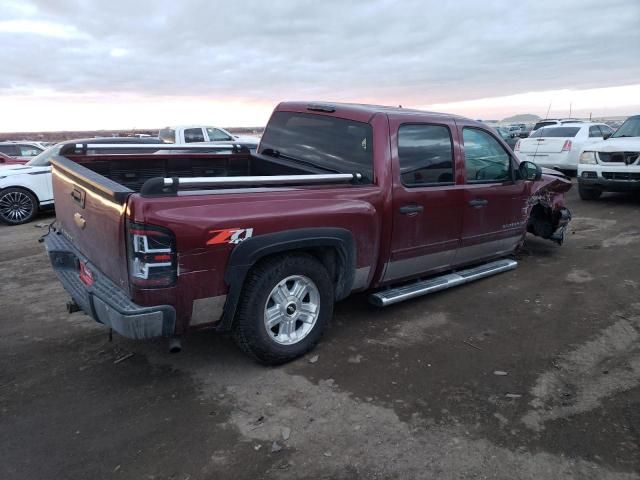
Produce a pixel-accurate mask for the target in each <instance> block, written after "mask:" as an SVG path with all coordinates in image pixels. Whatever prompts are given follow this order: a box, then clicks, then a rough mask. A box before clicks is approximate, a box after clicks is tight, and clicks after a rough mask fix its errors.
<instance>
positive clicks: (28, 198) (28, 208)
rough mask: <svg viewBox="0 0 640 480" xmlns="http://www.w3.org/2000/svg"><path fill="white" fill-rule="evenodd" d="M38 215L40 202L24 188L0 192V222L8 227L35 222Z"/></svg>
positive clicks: (7, 189) (13, 188)
mask: <svg viewBox="0 0 640 480" xmlns="http://www.w3.org/2000/svg"><path fill="white" fill-rule="evenodd" d="M37 213H38V200H37V199H36V197H35V196H34V195H33V194H32V193H31V192H29V191H27V190H23V189H22V188H15V187H11V188H5V189H4V190H2V191H0V221H2V222H4V223H6V224H7V225H20V224H22V223H27V222H30V221H31V220H33V217H35V216H36V214H37Z"/></svg>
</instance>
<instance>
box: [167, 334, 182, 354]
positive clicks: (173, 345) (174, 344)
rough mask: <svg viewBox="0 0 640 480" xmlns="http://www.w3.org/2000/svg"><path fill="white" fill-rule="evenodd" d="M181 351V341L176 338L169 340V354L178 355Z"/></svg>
mask: <svg viewBox="0 0 640 480" xmlns="http://www.w3.org/2000/svg"><path fill="white" fill-rule="evenodd" d="M181 351H182V341H181V340H180V338H178V337H172V338H170V339H169V353H180V352H181Z"/></svg>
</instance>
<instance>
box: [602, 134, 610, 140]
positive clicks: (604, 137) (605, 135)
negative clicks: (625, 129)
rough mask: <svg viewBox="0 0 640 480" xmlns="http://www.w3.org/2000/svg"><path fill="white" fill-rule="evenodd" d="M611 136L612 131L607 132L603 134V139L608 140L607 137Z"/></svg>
mask: <svg viewBox="0 0 640 480" xmlns="http://www.w3.org/2000/svg"><path fill="white" fill-rule="evenodd" d="M610 136H611V132H608V133H605V134H603V135H602V139H603V140H606V139H607V138H609V137H610Z"/></svg>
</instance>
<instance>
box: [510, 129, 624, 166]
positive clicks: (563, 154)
mask: <svg viewBox="0 0 640 480" xmlns="http://www.w3.org/2000/svg"><path fill="white" fill-rule="evenodd" d="M612 133H613V130H612V129H611V128H610V127H609V126H608V125H605V124H604V123H591V122H580V123H564V124H562V125H550V126H547V127H542V128H539V129H538V130H536V131H535V132H533V133H532V134H531V136H530V137H527V138H524V139H522V140H519V141H518V143H516V146H515V148H514V149H513V150H514V152H515V153H516V155H517V156H518V158H519V159H520V160H522V161H525V160H527V161H529V162H534V163H536V164H538V165H540V166H541V167H548V168H555V169H556V170H562V171H571V172H573V173H575V172H576V171H577V170H578V157H579V155H580V152H581V151H582V150H584V149H585V148H587V147H588V146H589V145H590V144H593V143H597V142H601V141H602V140H603V139H605V138H608V137H610V136H611V134H612Z"/></svg>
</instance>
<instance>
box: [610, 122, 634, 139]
mask: <svg viewBox="0 0 640 480" xmlns="http://www.w3.org/2000/svg"><path fill="white" fill-rule="evenodd" d="M619 137H640V117H632V118H627V119H626V120H625V122H624V123H623V124H622V125H620V128H619V129H618V130H616V133H614V134H613V135H611V138H619Z"/></svg>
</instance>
